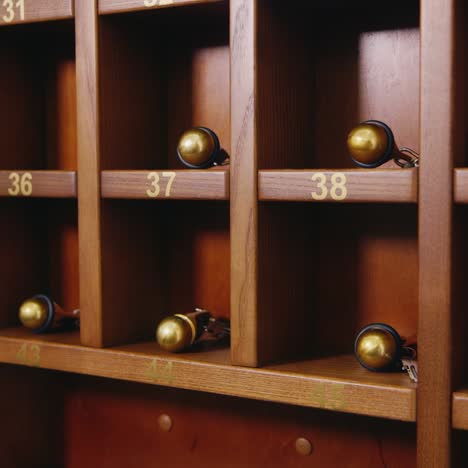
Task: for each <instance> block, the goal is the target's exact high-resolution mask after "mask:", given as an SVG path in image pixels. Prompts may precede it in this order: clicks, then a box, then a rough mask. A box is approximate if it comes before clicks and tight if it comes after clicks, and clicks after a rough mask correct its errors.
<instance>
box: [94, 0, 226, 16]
mask: <svg viewBox="0 0 468 468" xmlns="http://www.w3.org/2000/svg"><path fill="white" fill-rule="evenodd" d="M222 1H223V0H99V14H102V15H105V14H109V13H125V12H129V11H144V10H152V9H155V8H170V7H176V6H183V5H197V4H206V3H221V2H222Z"/></svg>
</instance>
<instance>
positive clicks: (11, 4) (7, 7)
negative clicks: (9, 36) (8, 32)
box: [2, 0, 25, 23]
mask: <svg viewBox="0 0 468 468" xmlns="http://www.w3.org/2000/svg"><path fill="white" fill-rule="evenodd" d="M24 1H25V0H3V2H2V6H3V9H2V20H3V21H5V23H11V22H12V21H13V20H15V19H16V20H18V19H19V20H20V21H24Z"/></svg>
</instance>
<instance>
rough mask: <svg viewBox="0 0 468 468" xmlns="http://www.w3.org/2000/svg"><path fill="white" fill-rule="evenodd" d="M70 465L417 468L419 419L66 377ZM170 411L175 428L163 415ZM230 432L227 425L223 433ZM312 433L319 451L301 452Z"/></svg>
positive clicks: (66, 437) (108, 467) (67, 457)
mask: <svg viewBox="0 0 468 468" xmlns="http://www.w3.org/2000/svg"><path fill="white" fill-rule="evenodd" d="M66 377H67V380H66V382H67V384H68V385H66V386H65V388H64V390H63V402H64V408H63V410H64V427H65V430H64V436H63V438H64V455H65V457H64V462H63V464H64V465H65V466H67V467H70V468H75V467H81V466H85V465H90V464H91V465H92V464H93V463H97V464H98V465H99V466H100V467H103V468H111V467H112V468H126V467H128V466H132V465H134V466H138V467H141V468H147V467H150V466H154V464H155V460H157V463H158V464H161V465H162V466H167V467H177V468H179V467H183V466H190V467H191V468H218V467H219V466H223V467H225V468H239V467H256V468H283V467H295V468H305V467H310V466H317V467H321V468H322V467H328V466H330V467H344V466H346V467H348V468H361V467H362V466H368V467H372V468H375V467H379V468H380V467H382V468H383V467H384V466H385V467H387V468H412V467H414V463H415V455H416V451H415V426H414V424H411V423H402V422H398V421H382V420H378V419H373V418H367V417H360V416H353V415H343V414H333V413H330V412H325V411H318V410H316V409H307V408H300V407H295V406H291V405H281V404H272V403H263V402H259V401H249V400H245V399H240V398H232V397H226V396H221V395H210V394H203V393H199V392H190V391H185V390H176V389H166V388H164V387H159V388H158V387H154V386H148V385H138V384H134V383H129V382H116V381H113V380H109V379H98V378H90V377H82V376H70V375H67V376H66ZM163 415H165V417H166V418H170V420H171V422H172V427H171V430H170V431H169V432H166V431H164V430H162V429H161V428H160V426H159V423H158V421H159V418H160V417H161V416H163ZM220 429H221V430H220ZM299 438H305V439H307V440H308V441H310V443H311V445H312V453H310V454H309V455H302V454H300V453H298V452H297V450H296V447H295V445H296V441H297V440H298V439H299Z"/></svg>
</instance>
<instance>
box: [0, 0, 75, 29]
mask: <svg viewBox="0 0 468 468" xmlns="http://www.w3.org/2000/svg"><path fill="white" fill-rule="evenodd" d="M12 3H15V6H14V7H13V8H12V10H8V9H7V7H5V6H1V5H0V26H8V25H10V24H20V23H34V22H40V21H52V20H59V19H67V18H73V4H72V0H47V1H46V2H40V1H37V0H24V12H23V13H22V12H21V10H20V8H19V6H16V2H12ZM22 15H24V16H22Z"/></svg>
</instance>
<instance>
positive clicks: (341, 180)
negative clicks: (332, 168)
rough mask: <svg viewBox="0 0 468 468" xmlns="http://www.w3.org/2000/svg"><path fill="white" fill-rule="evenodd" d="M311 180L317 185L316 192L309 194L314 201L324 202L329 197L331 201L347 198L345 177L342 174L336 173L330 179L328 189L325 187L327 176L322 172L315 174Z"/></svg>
mask: <svg viewBox="0 0 468 468" xmlns="http://www.w3.org/2000/svg"><path fill="white" fill-rule="evenodd" d="M311 180H312V182H316V183H317V190H316V191H315V192H311V195H312V198H313V199H314V200H325V199H326V198H327V197H328V196H329V195H330V198H331V199H332V200H336V201H341V200H344V199H345V198H346V197H347V196H348V189H347V188H346V176H345V175H344V174H343V173H342V172H336V173H335V174H333V175H332V176H331V177H330V182H331V187H330V188H328V186H327V176H326V174H324V173H323V172H316V173H315V174H314V175H313V176H312V177H311Z"/></svg>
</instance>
